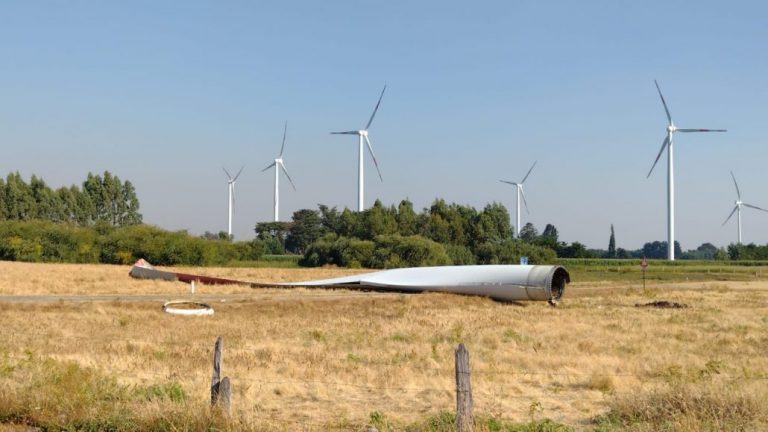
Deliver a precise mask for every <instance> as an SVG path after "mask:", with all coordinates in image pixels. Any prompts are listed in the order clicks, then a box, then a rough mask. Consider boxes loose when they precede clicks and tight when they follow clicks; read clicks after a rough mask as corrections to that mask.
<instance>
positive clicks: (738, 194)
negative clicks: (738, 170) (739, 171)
mask: <svg viewBox="0 0 768 432" xmlns="http://www.w3.org/2000/svg"><path fill="white" fill-rule="evenodd" d="M731 178H732V179H733V185H734V186H736V196H738V197H739V201H741V191H740V190H739V184H738V183H736V177H735V176H734V175H733V171H731Z"/></svg>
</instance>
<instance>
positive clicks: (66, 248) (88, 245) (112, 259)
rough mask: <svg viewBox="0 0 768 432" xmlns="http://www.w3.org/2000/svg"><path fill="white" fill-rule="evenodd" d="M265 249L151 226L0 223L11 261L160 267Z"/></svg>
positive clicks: (3, 253)
mask: <svg viewBox="0 0 768 432" xmlns="http://www.w3.org/2000/svg"><path fill="white" fill-rule="evenodd" d="M263 252H264V245H263V243H262V242H261V241H260V240H253V241H248V242H234V243H233V242H230V241H228V240H205V239H202V238H199V237H195V236H191V235H189V234H188V233H187V232H186V231H177V232H171V231H166V230H163V229H160V228H157V227H153V226H149V225H130V226H125V227H111V226H107V225H103V224H101V225H97V226H95V227H81V226H77V225H74V224H71V223H55V222H49V221H43V220H33V221H0V259H3V260H10V261H27V262H70V263H99V262H100V263H107V264H132V263H133V262H135V261H136V260H137V259H139V258H144V259H146V260H147V261H149V262H151V263H153V264H157V265H220V264H225V263H228V262H231V261H237V260H240V261H242V260H257V259H259V258H260V257H261V255H262V254H263Z"/></svg>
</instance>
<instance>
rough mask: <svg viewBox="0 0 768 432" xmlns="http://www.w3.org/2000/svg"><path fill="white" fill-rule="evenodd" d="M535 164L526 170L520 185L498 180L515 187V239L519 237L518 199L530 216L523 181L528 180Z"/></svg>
mask: <svg viewBox="0 0 768 432" xmlns="http://www.w3.org/2000/svg"><path fill="white" fill-rule="evenodd" d="M536 162H538V161H536ZM536 162H534V163H533V165H531V169H529V170H528V174H526V175H525V177H523V179H522V180H521V181H520V183H515V182H511V181H506V180H499V181H500V182H502V183H507V184H511V185H512V186H514V187H515V189H517V225H515V231H516V234H515V237H520V198H522V199H523V204H525V212H526V213H529V214H530V212H529V211H528V203H527V202H526V201H525V192H524V191H523V183H525V180H526V179H527V178H528V176H529V175H531V171H533V167H535V166H536Z"/></svg>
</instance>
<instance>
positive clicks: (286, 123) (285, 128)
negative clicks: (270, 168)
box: [277, 120, 288, 159]
mask: <svg viewBox="0 0 768 432" xmlns="http://www.w3.org/2000/svg"><path fill="white" fill-rule="evenodd" d="M287 134H288V120H286V121H285V127H284V128H283V145H282V146H280V156H278V157H277V158H278V159H280V158H281V157H283V150H285V136H286V135H287Z"/></svg>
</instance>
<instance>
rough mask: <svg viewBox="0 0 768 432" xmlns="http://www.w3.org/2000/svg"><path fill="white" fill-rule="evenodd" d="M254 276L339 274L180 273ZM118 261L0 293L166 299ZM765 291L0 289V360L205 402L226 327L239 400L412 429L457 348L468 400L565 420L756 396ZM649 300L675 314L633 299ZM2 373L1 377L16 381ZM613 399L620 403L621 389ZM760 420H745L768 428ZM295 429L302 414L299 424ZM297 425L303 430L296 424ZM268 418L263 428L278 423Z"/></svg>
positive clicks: (16, 281) (8, 273) (761, 386)
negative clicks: (215, 350)
mask: <svg viewBox="0 0 768 432" xmlns="http://www.w3.org/2000/svg"><path fill="white" fill-rule="evenodd" d="M184 271H190V272H198V273H207V274H211V275H217V276H223V277H232V278H242V279H246V280H254V281H272V280H301V279H304V278H306V279H310V278H317V277H332V276H338V275H342V274H348V273H350V272H351V271H349V270H340V269H318V270H306V269H184ZM127 272H128V268H127V267H119V266H95V265H51V264H22V263H9V262H0V295H8V294H40V295H44V294H121V295H126V296H127V295H129V294H167V295H168V296H169V298H172V297H179V296H185V295H186V294H187V293H188V290H189V289H188V287H187V286H185V285H184V284H180V283H170V282H157V281H137V280H133V279H131V278H129V277H128V276H127ZM767 288H768V286H766V284H765V283H759V282H748V283H747V282H718V283H717V284H711V283H696V284H693V283H691V284H679V285H669V286H661V287H654V288H652V289H648V290H645V291H643V290H642V289H628V288H626V287H622V288H620V289H619V288H615V286H613V285H604V284H601V285H599V286H598V285H593V284H590V285H578V284H576V285H571V286H570V287H569V289H568V290H566V293H565V297H564V299H563V301H562V303H561V304H560V305H559V306H558V307H557V308H552V307H550V306H548V305H546V304H545V303H523V304H503V303H498V302H494V301H491V300H488V299H484V298H474V297H462V296H454V295H446V294H419V295H400V294H394V295H385V296H382V295H366V294H362V293H354V292H350V291H343V290H338V291H321V290H306V289H296V290H279V289H270V290H253V289H250V288H245V287H213V286H205V287H201V288H199V290H198V292H199V293H201V294H246V295H249V294H253V296H254V297H253V299H245V300H242V299H241V300H236V301H232V300H231V299H229V300H228V301H226V302H217V303H215V304H214V305H213V306H214V308H215V311H216V312H215V315H214V316H211V317H179V316H171V315H166V314H163V313H162V312H161V311H160V306H161V303H160V302H146V301H111V302H55V303H10V302H3V301H2V300H1V299H0V338H2V340H3V341H4V343H3V346H2V349H1V350H0V358H2V356H5V357H6V359H7V362H9V363H13V362H14V361H21V360H22V359H24V358H26V357H29V356H38V357H42V358H53V359H56V360H61V361H74V362H76V363H77V364H80V365H82V366H89V367H93V368H96V369H97V370H100V371H102V372H104V373H105V374H111V375H114V376H115V377H116V378H117V379H118V381H119V382H120V383H123V384H136V385H144V386H147V385H153V384H162V383H169V382H178V383H179V384H180V385H181V387H182V388H183V389H184V391H185V392H186V393H187V394H188V395H189V397H190V398H191V399H194V400H199V401H202V402H204V401H205V400H206V398H207V397H208V388H209V385H210V382H209V381H210V363H211V355H212V353H211V350H212V347H213V342H214V340H215V338H216V336H218V335H221V336H223V338H224V356H223V357H224V360H223V373H224V374H225V375H228V376H229V377H230V378H231V380H232V383H233V390H234V396H233V399H234V411H235V412H236V413H237V415H238V416H241V417H243V418H247V419H249V422H253V423H256V424H258V423H259V422H269V421H270V419H271V421H275V420H277V421H282V420H286V421H287V422H286V423H278V424H283V425H285V427H286V429H288V430H293V429H301V428H302V427H305V426H307V425H309V428H311V426H312V425H316V424H324V423H326V422H329V421H330V422H334V423H337V424H338V423H340V422H341V423H343V422H344V419H347V420H349V421H350V424H364V423H365V422H366V421H367V419H368V418H369V415H370V413H371V412H374V411H378V412H381V413H383V414H384V415H385V416H386V417H387V418H388V419H391V420H392V421H395V422H402V423H407V422H412V421H416V420H418V419H422V418H424V417H425V416H427V415H430V414H434V413H436V412H438V411H439V410H443V409H445V410H451V409H453V406H454V403H455V399H454V397H455V396H454V381H453V350H454V348H455V346H456V344H457V343H459V342H463V343H465V344H466V345H467V347H468V348H469V350H470V358H471V366H472V370H473V376H472V385H473V390H474V400H475V404H476V410H478V411H480V412H484V413H488V414H491V415H495V416H498V417H503V418H507V419H512V420H515V421H526V420H529V419H530V418H531V415H535V416H536V417H539V418H541V417H549V418H552V419H554V420H556V421H559V422H562V423H566V424H569V425H572V426H574V427H576V428H577V429H581V428H586V427H588V425H589V424H590V421H591V419H592V418H594V417H595V416H597V415H600V414H603V413H605V412H606V411H607V410H608V407H609V406H610V404H611V403H612V401H614V400H629V399H626V398H629V397H631V396H633V395H635V396H636V395H638V394H641V393H643V392H653V391H655V390H656V389H659V388H662V387H664V386H667V385H669V384H670V383H672V382H681V383H683V384H685V385H694V386H696V385H702V386H704V385H706V386H727V387H729V388H730V387H734V388H737V389H738V391H739V392H742V393H744V394H746V395H749V396H754V397H757V398H762V400H765V397H766V396H768V391H766V388H767V387H768V386H767V385H766V384H768V380H766V378H768V360H767V359H768V336H767V335H768V291H767ZM655 298H664V299H666V300H671V301H676V302H681V303H686V304H688V305H689V306H690V307H689V308H688V309H679V310H661V309H651V308H636V307H634V305H635V303H644V302H648V301H650V300H652V299H655ZM12 377H13V375H12V374H11V375H8V376H6V378H3V374H2V373H0V384H1V385H5V386H6V388H11V389H12V388H13V384H14V382H13V378H12ZM622 398H624V399H622ZM764 415H765V410H762V411H760V412H759V413H758V416H763V417H759V418H757V420H755V421H756V422H757V423H756V424H762V425H768V423H766V419H765V418H764ZM294 422H298V423H294ZM301 422H304V426H302V423H301ZM273 424H274V423H273Z"/></svg>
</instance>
